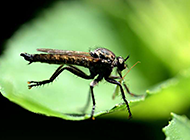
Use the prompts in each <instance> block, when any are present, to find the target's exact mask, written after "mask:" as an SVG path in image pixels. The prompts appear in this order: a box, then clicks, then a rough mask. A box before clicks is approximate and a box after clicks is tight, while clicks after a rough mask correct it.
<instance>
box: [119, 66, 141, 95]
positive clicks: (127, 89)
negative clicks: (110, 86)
mask: <svg viewBox="0 0 190 140" xmlns="http://www.w3.org/2000/svg"><path fill="white" fill-rule="evenodd" d="M117 73H118V74H119V76H120V78H119V79H122V78H123V77H122V75H121V72H120V71H118V70H117ZM121 82H122V83H123V86H124V87H125V89H126V91H127V93H128V94H130V95H131V96H134V97H138V96H141V95H136V94H134V93H131V92H130V90H129V88H128V87H127V85H126V84H125V81H124V79H123V80H122V81H121Z"/></svg>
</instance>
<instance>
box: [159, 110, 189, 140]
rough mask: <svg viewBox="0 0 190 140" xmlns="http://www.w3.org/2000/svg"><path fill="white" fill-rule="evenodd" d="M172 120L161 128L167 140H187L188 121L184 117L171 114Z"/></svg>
mask: <svg viewBox="0 0 190 140" xmlns="http://www.w3.org/2000/svg"><path fill="white" fill-rule="evenodd" d="M171 115H172V120H171V121H170V122H169V125H168V126H166V127H164V128H163V132H164V133H165V135H166V139H167V140H189V139H190V133H189V132H190V120H189V119H188V118H187V117H186V116H179V115H176V114H174V113H171Z"/></svg>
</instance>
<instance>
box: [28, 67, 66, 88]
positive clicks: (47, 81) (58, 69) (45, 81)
mask: <svg viewBox="0 0 190 140" xmlns="http://www.w3.org/2000/svg"><path fill="white" fill-rule="evenodd" d="M62 67H63V65H61V66H59V67H58V68H57V69H56V71H55V72H54V73H53V75H52V76H51V77H50V79H49V80H43V81H28V84H30V85H28V88H29V89H31V88H32V87H34V86H40V85H44V84H47V83H50V82H53V80H54V79H55V78H56V77H57V76H58V75H59V74H60V73H59V71H60V70H61V68H62ZM32 83H34V84H32Z"/></svg>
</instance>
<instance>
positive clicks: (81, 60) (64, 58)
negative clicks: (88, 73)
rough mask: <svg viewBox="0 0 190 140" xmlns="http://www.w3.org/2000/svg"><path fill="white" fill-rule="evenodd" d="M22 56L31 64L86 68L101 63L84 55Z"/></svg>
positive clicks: (23, 54)
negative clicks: (66, 65)
mask: <svg viewBox="0 0 190 140" xmlns="http://www.w3.org/2000/svg"><path fill="white" fill-rule="evenodd" d="M21 55H22V56H24V58H25V59H26V60H28V61H30V63H32V62H41V63H49V64H68V65H79V66H83V67H86V68H89V67H91V66H92V65H93V64H94V63H96V62H98V61H100V60H99V59H96V58H93V57H90V56H83V55H65V54H27V53H22V54H21Z"/></svg>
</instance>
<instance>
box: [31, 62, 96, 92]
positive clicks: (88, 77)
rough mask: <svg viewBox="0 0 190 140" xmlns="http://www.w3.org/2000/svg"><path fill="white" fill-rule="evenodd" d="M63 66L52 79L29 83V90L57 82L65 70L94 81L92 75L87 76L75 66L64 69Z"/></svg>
mask: <svg viewBox="0 0 190 140" xmlns="http://www.w3.org/2000/svg"><path fill="white" fill-rule="evenodd" d="M62 67H63V65H61V66H60V67H59V68H58V69H57V70H56V71H55V72H54V74H53V75H52V76H51V77H50V79H48V80H43V81H29V82H28V83H29V84H30V85H28V87H29V89H31V88H32V87H34V86H40V85H44V84H47V83H50V82H53V81H54V80H55V78H56V77H57V76H58V75H59V74H60V73H61V72H62V71H63V70H68V71H70V72H71V73H73V74H75V75H77V76H79V77H81V78H84V79H93V78H94V76H93V75H92V74H91V75H87V74H85V73H84V72H82V71H81V70H79V69H78V68H76V67H74V66H68V67H64V68H62ZM31 83H34V84H31Z"/></svg>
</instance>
